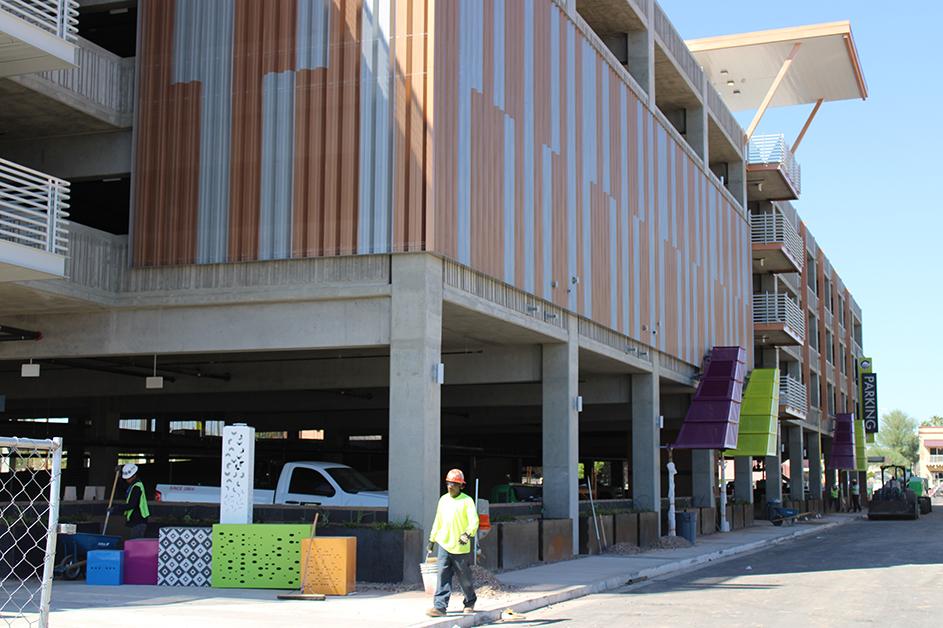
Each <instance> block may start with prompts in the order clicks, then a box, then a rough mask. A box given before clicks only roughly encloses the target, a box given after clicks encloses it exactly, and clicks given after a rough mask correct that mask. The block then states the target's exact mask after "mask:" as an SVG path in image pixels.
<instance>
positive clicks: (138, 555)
mask: <svg viewBox="0 0 943 628" xmlns="http://www.w3.org/2000/svg"><path fill="white" fill-rule="evenodd" d="M157 545H158V541H157V539H133V540H130V541H125V542H124V583H125V584H157Z"/></svg>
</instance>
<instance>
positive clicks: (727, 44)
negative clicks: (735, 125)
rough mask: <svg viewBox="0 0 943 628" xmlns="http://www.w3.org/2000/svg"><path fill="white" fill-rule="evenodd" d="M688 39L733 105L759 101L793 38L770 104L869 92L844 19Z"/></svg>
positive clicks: (741, 107) (750, 105)
mask: <svg viewBox="0 0 943 628" xmlns="http://www.w3.org/2000/svg"><path fill="white" fill-rule="evenodd" d="M686 43H687V45H688V48H690V49H691V52H692V53H694V57H695V58H696V59H697V61H698V63H700V64H701V65H702V66H704V71H705V72H706V73H707V76H708V79H709V80H710V81H711V83H713V84H714V86H715V87H716V88H717V91H718V92H720V94H721V96H722V97H723V99H724V102H726V103H727V107H729V108H730V110H731V111H746V110H754V109H758V108H759V107H760V104H761V103H762V101H763V98H764V96H765V95H766V92H767V90H768V89H769V87H770V85H771V84H772V82H773V80H774V78H775V77H776V74H777V73H778V72H779V70H780V68H781V67H782V65H783V62H784V61H785V60H786V58H787V57H788V56H789V54H790V52H792V50H793V48H794V46H795V45H796V44H799V49H798V50H797V51H796V56H795V59H794V61H793V63H792V66H791V67H790V68H789V71H788V72H787V74H786V76H785V78H784V79H783V82H782V83H781V84H780V86H779V88H778V89H777V90H776V94H775V96H774V97H773V99H772V101H771V102H770V105H769V106H770V107H785V106H791V105H802V104H809V103H814V102H816V101H818V100H819V99H822V100H824V101H832V100H849V99H853V98H861V99H862V100H863V99H865V98H867V97H868V87H867V84H866V83H865V80H864V75H863V74H862V72H861V64H860V63H859V60H858V52H857V50H856V49H855V43H854V39H853V37H852V35H851V23H850V22H848V21H843V22H831V23H828V24H814V25H810V26H796V27H790V28H780V29H775V30H768V31H757V32H753V33H741V34H737V35H721V36H718V37H706V38H703V39H692V40H688V41H687V42H686ZM729 81H733V84H732V85H731V84H729ZM734 90H739V92H740V93H738V94H735V93H734Z"/></svg>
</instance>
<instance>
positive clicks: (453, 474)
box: [445, 469, 465, 484]
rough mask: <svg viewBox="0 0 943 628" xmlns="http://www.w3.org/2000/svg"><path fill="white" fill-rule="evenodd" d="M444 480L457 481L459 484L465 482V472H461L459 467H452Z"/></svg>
mask: <svg viewBox="0 0 943 628" xmlns="http://www.w3.org/2000/svg"><path fill="white" fill-rule="evenodd" d="M445 481H446V482H458V483H459V484H464V483H465V474H464V473H462V470H461V469H452V470H451V471H449V472H448V474H447V475H446V476H445Z"/></svg>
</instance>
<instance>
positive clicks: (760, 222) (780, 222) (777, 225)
mask: <svg viewBox="0 0 943 628" xmlns="http://www.w3.org/2000/svg"><path fill="white" fill-rule="evenodd" d="M750 235H751V238H752V240H753V242H754V243H756V244H771V243H774V242H782V243H783V244H784V245H785V246H786V250H787V251H788V252H789V254H790V255H791V256H792V259H793V261H795V262H796V264H797V266H798V267H799V270H802V267H803V266H804V265H805V255H803V254H802V237H801V236H800V235H799V232H798V231H796V228H795V227H794V226H793V224H792V223H791V222H789V221H788V220H786V217H785V216H783V215H782V214H781V213H779V212H778V211H774V212H767V213H763V214H750Z"/></svg>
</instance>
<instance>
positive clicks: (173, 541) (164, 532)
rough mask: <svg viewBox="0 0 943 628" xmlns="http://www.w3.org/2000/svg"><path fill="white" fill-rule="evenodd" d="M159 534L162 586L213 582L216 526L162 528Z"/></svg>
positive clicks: (160, 582)
mask: <svg viewBox="0 0 943 628" xmlns="http://www.w3.org/2000/svg"><path fill="white" fill-rule="evenodd" d="M159 538H160V540H159V542H158V548H157V584H158V585H159V586H163V587H208V586H210V576H211V575H212V565H213V530H212V528H161V529H160V537H159Z"/></svg>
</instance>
